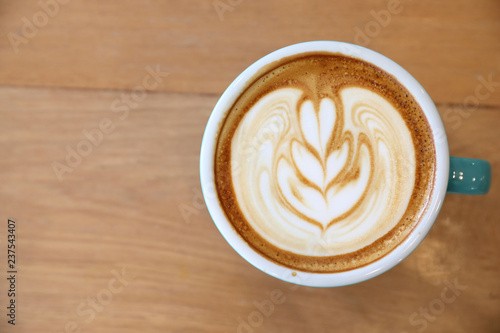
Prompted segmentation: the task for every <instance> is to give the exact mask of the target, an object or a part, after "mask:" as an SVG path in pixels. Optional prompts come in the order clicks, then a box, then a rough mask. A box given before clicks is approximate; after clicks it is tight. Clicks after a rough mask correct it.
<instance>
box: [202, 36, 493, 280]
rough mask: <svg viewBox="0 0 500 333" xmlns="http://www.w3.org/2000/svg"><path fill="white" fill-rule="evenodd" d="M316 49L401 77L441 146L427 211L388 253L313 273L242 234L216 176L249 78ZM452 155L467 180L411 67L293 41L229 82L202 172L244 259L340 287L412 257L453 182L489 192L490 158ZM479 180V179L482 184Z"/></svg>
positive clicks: (224, 228) (361, 51)
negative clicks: (222, 134)
mask: <svg viewBox="0 0 500 333" xmlns="http://www.w3.org/2000/svg"><path fill="white" fill-rule="evenodd" d="M312 52H321V53H324V52H327V53H332V54H340V55H343V56H345V57H350V58H355V59H360V60H362V61H365V62H368V63H370V64H373V65H374V66H376V67H378V68H380V69H382V70H383V71H385V72H386V73H388V74H390V75H391V76H392V77H394V78H396V79H397V82H398V83H399V84H400V85H401V86H403V87H404V88H406V90H408V91H409V92H410V94H411V95H412V96H413V97H414V99H415V100H416V102H417V103H418V105H419V106H420V108H421V110H423V112H424V114H425V117H426V118H427V121H428V124H429V126H430V129H431V131H432V138H433V141H434V147H435V172H434V180H433V188H432V191H430V193H429V196H430V197H429V198H428V201H427V207H426V211H425V212H424V214H423V217H421V218H420V220H419V221H418V223H416V224H415V226H414V227H413V229H412V230H411V231H410V232H409V234H408V236H406V238H405V239H404V240H402V241H401V242H400V243H399V244H398V245H396V247H394V248H393V249H392V250H390V252H388V253H387V254H385V255H384V256H383V257H381V258H379V259H377V260H375V261H372V262H370V263H368V264H366V265H364V266H361V267H358V268H354V269H350V270H345V271H340V272H334V273H312V272H305V271H303V270H299V269H296V268H290V267H286V266H284V265H282V264H278V263H277V262H275V261H273V260H271V259H269V258H268V257H266V256H264V255H262V254H261V253H260V252H259V251H256V250H255V249H254V247H252V246H251V245H250V244H249V243H248V242H247V241H246V240H244V239H243V238H242V236H241V235H240V234H239V233H238V232H237V231H236V229H235V228H234V227H233V225H232V223H231V221H229V219H228V217H227V214H226V213H225V211H224V208H223V207H222V206H221V205H222V202H221V201H220V200H219V195H218V194H217V189H216V188H217V185H216V184H217V183H216V179H215V151H216V146H217V140H218V134H219V131H220V127H221V124H222V123H223V121H224V119H225V118H226V116H227V112H228V110H230V109H231V108H232V106H233V105H234V103H235V101H236V100H237V99H238V98H239V96H240V95H241V94H242V92H243V91H244V90H245V89H246V88H247V87H248V84H249V82H253V80H255V77H256V76H258V75H260V73H262V69H263V68H268V66H269V65H270V64H273V63H275V62H277V61H279V60H281V59H283V58H286V57H290V56H294V57H295V56H297V55H300V54H303V53H304V54H306V53H307V54H310V53H312ZM451 161H452V163H454V164H455V165H456V166H459V165H460V168H461V170H468V171H467V172H466V176H465V178H466V179H465V180H466V181H467V185H466V184H465V183H464V182H463V180H464V172H463V171H456V172H457V173H456V174H457V175H459V174H460V172H461V174H462V179H458V177H456V179H455V178H453V177H452V173H450V172H449V168H450V156H449V152H448V143H447V139H446V134H445V131H444V126H443V123H442V121H441V118H440V116H439V113H438V111H437V109H436V107H435V105H434V103H433V101H432V100H431V98H430V97H429V95H428V94H427V93H426V92H425V90H424V89H423V87H422V86H421V85H420V84H419V83H418V82H417V81H416V80H415V79H414V78H413V77H412V76H411V75H410V74H409V73H408V72H407V71H406V70H404V69H403V68H402V67H401V66H399V65H398V64H396V63H395V62H393V61H392V60H390V59H388V58H386V57H385V56H382V55H380V54H379V53H376V52H374V51H371V50H369V49H366V48H363V47H360V46H357V45H352V44H347V43H341V42H332V41H318V42H307V43H301V44H296V45H292V46H288V47H285V48H283V49H280V50H278V51H275V52H273V53H271V54H269V55H267V56H265V57H264V58H262V59H260V60H258V61H257V62H256V63H254V64H253V65H251V66H250V67H249V68H247V69H246V70H245V71H244V72H243V73H242V74H240V75H239V76H238V77H237V78H236V80H235V81H234V82H233V83H232V84H231V85H230V86H229V87H228V88H227V90H226V91H225V92H224V94H223V95H222V96H221V98H220V99H219V101H218V103H217V104H216V106H215V108H214V110H213V112H212V114H211V116H210V119H209V121H208V124H207V127H206V130H205V134H204V137H203V142H202V147H201V155H200V177H201V185H202V189H203V195H204V198H205V201H206V204H207V207H208V209H209V212H210V214H211V216H212V219H213V221H214V223H215V224H216V226H217V228H218V229H219V231H220V232H221V234H222V235H223V236H224V238H225V239H226V241H227V242H228V243H229V244H230V245H231V246H232V247H233V248H234V249H235V250H236V251H237V252H238V253H239V254H240V255H241V256H242V257H243V258H244V259H246V260H247V261H248V262H250V263H251V264H252V265H254V266H255V267H257V268H259V269H260V270H262V271H264V272H266V273H268V274H270V275H272V276H274V277H276V278H279V279H282V280H284V281H288V282H291V283H296V284H300V285H306V286H316V287H334V286H343V285H349V284H353V283H358V282H361V281H365V280H367V279H370V278H373V277H375V276H377V275H379V274H381V273H383V272H385V271H387V270H389V269H390V268H392V267H394V266H395V265H397V264H398V263H399V262H401V261H402V260H403V259H404V258H406V257H407V256H408V255H409V254H410V253H411V252H412V251H413V250H414V249H415V248H416V247H417V246H418V245H419V244H420V242H421V241H422V240H423V238H424V237H425V236H426V235H427V233H428V232H429V230H430V228H431V227H432V225H433V223H434V221H435V220H436V218H437V215H438V213H439V210H440V209H441V206H442V203H443V200H444V197H445V194H446V192H447V188H448V187H449V184H451V186H452V189H451V192H454V193H468V194H482V193H485V192H487V190H488V188H489V182H490V177H491V168H490V167H489V164H488V163H487V162H486V161H482V160H469V159H456V160H454V158H452V160H451ZM471 163H472V165H471ZM474 163H475V164H474ZM488 168H489V169H488ZM457 170H458V169H457ZM488 170H489V174H488ZM471 175H473V176H474V177H472V176H471ZM481 177H482V178H481ZM472 178H474V179H476V178H477V179H478V181H477V183H474V182H471V179H472ZM471 183H472V185H471ZM477 184H479V185H478V186H476V185H477ZM448 189H449V188H448ZM471 192H472V193H471Z"/></svg>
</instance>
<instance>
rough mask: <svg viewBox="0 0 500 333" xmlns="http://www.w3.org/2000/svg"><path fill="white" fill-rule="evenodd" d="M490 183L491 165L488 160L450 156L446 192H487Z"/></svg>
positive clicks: (473, 193)
mask: <svg viewBox="0 0 500 333" xmlns="http://www.w3.org/2000/svg"><path fill="white" fill-rule="evenodd" d="M490 185H491V165H490V163H489V162H488V161H485V160H480V159H475V158H464V157H453V156H451V157H450V175H449V177H448V189H447V190H446V191H447V192H448V193H457V194H470V195H480V194H486V193H488V191H489V189H490Z"/></svg>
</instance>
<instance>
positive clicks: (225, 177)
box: [214, 53, 435, 273]
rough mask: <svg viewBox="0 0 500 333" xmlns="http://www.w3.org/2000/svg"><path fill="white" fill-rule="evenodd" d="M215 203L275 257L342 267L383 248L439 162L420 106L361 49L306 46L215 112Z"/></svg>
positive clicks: (410, 216) (419, 211) (416, 210)
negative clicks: (357, 53)
mask: <svg viewBox="0 0 500 333" xmlns="http://www.w3.org/2000/svg"><path fill="white" fill-rule="evenodd" d="M214 167H215V180H216V188H217V193H218V196H219V201H220V203H221V207H222V208H223V210H224V212H225V214H226V216H227V217H228V219H229V220H230V222H231V223H232V225H233V227H234V228H235V230H236V231H237V232H238V233H239V234H240V235H241V237H242V238H243V239H244V240H245V241H246V242H247V243H248V244H249V245H250V246H251V247H253V248H254V249H255V250H256V251H258V252H259V253H261V254H262V255H263V256H265V257H267V258H269V259H271V260H272V261H274V262H276V263H278V264H281V265H284V266H287V267H290V268H293V269H297V270H301V271H306V272H325V273H326V272H338V271H344V270H350V269H354V268H357V267H361V266H363V265H366V264H369V263H371V262H373V261H375V260H377V259H378V258H380V257H382V256H384V255H386V254H387V253H389V252H390V251H391V250H392V249H394V248H395V247H396V246H397V245H398V244H400V243H401V241H402V240H404V238H406V237H407V236H408V234H409V233H410V232H411V230H412V229H413V228H414V227H415V225H416V224H417V223H418V221H419V220H420V218H421V216H422V215H423V214H424V212H425V209H426V207H427V203H428V198H429V197H430V194H431V191H432V183H433V180H434V173H435V147H434V144H433V140H432V133H431V130H430V127H429V124H428V122H427V120H426V118H425V115H424V113H423V111H422V110H421V108H420V106H419V105H418V104H417V102H416V101H415V100H414V98H413V97H412V96H411V95H410V93H409V92H408V91H407V90H406V89H405V88H404V87H403V86H401V84H399V83H398V81H397V80H396V79H395V78H393V77H392V76H391V75H389V74H387V73H385V72H384V71H382V70H381V69H379V68H377V67H375V66H373V65H371V64H369V63H366V62H364V61H361V60H358V59H355V58H350V57H346V56H343V55H338V54H329V53H310V54H303V55H299V56H294V57H290V58H285V59H282V60H280V61H277V62H275V63H273V64H271V65H269V66H268V67H266V68H265V70H264V71H262V72H261V73H260V74H259V75H258V76H257V77H255V78H254V79H253V80H251V81H250V82H249V84H248V85H247V88H246V89H245V90H244V91H243V92H242V93H241V95H240V96H239V98H238V99H237V100H236V102H235V103H234V104H233V106H232V107H231V108H230V110H228V112H227V114H226V118H225V120H224V121H223V123H222V124H221V128H220V130H219V135H218V139H217V146H216V151H215V165H214Z"/></svg>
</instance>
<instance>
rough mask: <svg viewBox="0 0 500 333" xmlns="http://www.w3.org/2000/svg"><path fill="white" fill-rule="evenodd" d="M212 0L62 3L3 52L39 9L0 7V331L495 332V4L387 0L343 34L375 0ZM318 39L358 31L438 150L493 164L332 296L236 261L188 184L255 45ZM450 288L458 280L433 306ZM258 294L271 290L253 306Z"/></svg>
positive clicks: (28, 4) (498, 160)
mask: <svg viewBox="0 0 500 333" xmlns="http://www.w3.org/2000/svg"><path fill="white" fill-rule="evenodd" d="M48 1H49V0H42V2H43V3H47V2H48ZM221 1H222V2H224V3H226V4H229V3H233V4H234V5H231V8H232V10H230V11H226V12H225V13H224V14H223V16H222V18H223V20H221V19H220V17H219V16H218V14H217V11H216V10H215V9H214V5H213V3H214V1H212V0H209V1H160V0H149V1H138V0H137V1H132V0H124V1H117V0H114V1H111V0H110V1H96V0H89V1H82V0H71V1H68V0H66V4H64V5H62V4H61V5H60V6H59V10H58V12H57V14H55V15H54V17H51V18H50V19H48V22H47V24H46V25H44V26H43V27H40V28H38V33H37V34H36V35H35V36H33V37H32V38H26V41H27V43H23V44H20V45H18V52H15V47H13V46H12V44H11V43H10V41H9V34H10V33H13V34H17V36H18V37H22V36H23V24H24V23H23V17H26V18H27V19H28V20H29V21H32V20H33V15H34V14H35V15H36V13H37V12H38V11H39V10H40V5H39V4H38V1H7V0H0V37H1V38H0V147H1V149H0V183H1V186H0V253H3V254H2V256H1V257H0V260H1V262H2V263H1V264H0V267H1V271H0V281H1V282H0V295H1V296H0V309H2V310H0V318H1V319H0V332H2V333H3V332H7V333H10V332H44V333H45V332H57V333H60V332H73V331H74V332H106V333H108V332H177V333H181V332H182V333H202V332H423V331H425V332H498V331H500V317H499V313H500V284H499V277H500V259H499V256H498V253H499V250H500V245H499V239H500V224H499V223H498V221H499V220H500V212H499V209H498V202H499V199H500V190H499V187H500V173H499V171H498V170H499V167H500V153H499V151H498V147H497V142H498V139H499V138H500V135H499V134H498V133H499V132H498V131H499V128H500V93H499V91H500V87H499V85H500V43H499V41H500V40H499V38H500V2H498V1H495V0H491V1H486V0H480V1H474V2H472V1H465V0H453V1H452V0H447V1H440V2H435V1H402V8H403V10H402V12H401V13H399V14H394V15H392V16H391V18H390V20H389V21H388V23H387V24H384V25H385V26H380V25H379V30H378V31H377V30H373V31H372V32H371V35H372V37H370V38H369V40H366V39H365V40H360V39H359V38H357V37H356V36H357V32H356V31H358V30H356V29H357V28H359V29H360V30H361V31H366V30H365V27H370V25H371V26H375V25H374V23H373V22H376V21H375V19H374V16H373V15H372V13H371V11H375V12H380V11H381V10H386V9H387V6H388V5H387V4H388V1H362V0H356V1H343V2H341V1H336V2H332V1H319V0H317V1H305V0H293V1H286V2H285V1H245V0H243V1H236V0H232V1H229V0H226V1H224V0H221ZM370 22H372V23H370ZM375 27H376V26H375ZM10 36H11V37H10V38H12V35H10ZM23 38H24V37H23ZM319 39H329V40H342V41H346V42H356V41H358V42H362V43H363V44H365V45H367V46H368V47H370V48H372V49H374V50H376V51H378V52H381V53H383V54H385V55H387V56H389V57H391V58H392V59H394V60H395V61H397V62H398V63H400V64H401V65H402V66H403V67H405V68H407V69H408V70H409V71H410V72H411V73H412V74H413V75H414V76H415V77H416V78H417V79H418V80H419V81H421V83H422V84H423V85H424V87H425V88H426V89H427V90H428V92H429V93H430V95H431V96H432V97H433V98H434V100H435V102H436V104H437V105H438V109H439V110H440V112H441V114H442V116H443V118H444V122H445V126H446V128H447V131H448V138H449V142H450V151H451V154H452V155H455V156H466V157H475V158H484V159H487V160H489V161H490V162H491V164H492V167H493V184H492V189H491V191H490V193H489V194H488V195H487V196H484V197H470V196H459V195H448V196H447V198H446V201H445V203H444V207H443V209H442V211H441V213H440V215H439V218H438V220H437V221H436V224H435V226H434V227H433V229H432V230H431V232H430V234H429V235H428V237H427V238H426V239H425V240H424V242H423V243H422V244H421V245H420V246H419V247H418V248H417V250H416V251H415V252H414V253H413V254H411V255H410V256H409V257H408V258H407V259H406V260H405V261H403V262H402V263H401V264H400V265H398V266H397V267H396V268H394V269H392V270H391V271H389V272H387V273H385V274H383V275H381V276H379V277H377V278H375V279H372V280H370V281H367V282H364V283H361V284H358V285H353V286H349V287H343V288H332V289H315V288H307V287H293V286H292V285H290V284H287V283H285V282H281V281H279V280H276V279H274V278H272V277H270V276H267V275H266V274H264V273H261V272H260V271H258V270H257V269H255V268H253V267H252V266H251V265H250V264H248V263H247V262H245V261H244V260H243V259H242V258H241V257H239V255H237V254H236V253H235V252H234V251H233V250H232V249H231V248H230V247H229V245H228V244H227V243H226V242H225V240H224V239H223V238H222V236H221V235H220V234H219V232H218V231H217V229H216V228H215V226H214V224H213V223H212V221H211V219H210V216H209V214H208V212H207V210H206V208H205V206H204V204H203V201H202V199H201V192H200V184H199V176H198V174H199V172H198V162H199V157H198V154H199V149H200V143H201V138H202V135H203V131H204V127H205V124H206V121H207V120H208V117H209V115H210V112H211V110H212V108H213V106H214V105H215V103H216V101H217V99H218V97H219V96H220V94H221V93H222V92H223V90H224V89H225V87H226V86H227V85H228V84H229V83H230V82H231V81H232V79H233V78H235V77H236V76H237V75H238V74H239V72H241V71H242V70H243V69H244V68H245V67H247V66H248V65H250V64H251V63H252V62H254V61H255V60H257V59H258V58H260V57H262V56H264V55H265V54H266V53H269V52H271V51H273V50H275V49H277V48H280V47H282V46H285V45H289V44H293V43H296V42H301V41H306V40H319ZM157 65H159V66H160V67H159V68H160V69H161V71H164V72H168V73H169V75H168V76H167V75H165V76H164V77H163V78H162V80H161V82H160V84H159V85H158V86H157V87H155V89H153V91H151V92H149V93H148V94H147V96H146V97H145V99H144V100H143V101H142V102H140V103H138V104H137V105H136V106H134V107H133V108H131V110H130V113H129V114H128V115H127V116H126V117H122V118H123V119H121V118H120V116H123V115H121V114H120V113H115V112H113V107H112V105H113V103H114V101H115V100H116V99H120V98H122V95H125V96H127V95H129V94H130V93H131V89H133V88H134V87H136V86H138V85H141V84H142V82H143V78H144V77H145V76H146V75H147V74H148V72H147V69H146V68H147V67H148V66H149V67H150V68H155V66H157ZM488 76H489V77H490V78H491V80H492V81H494V82H499V83H498V84H496V85H494V86H493V87H492V90H493V91H492V92H491V94H490V95H489V96H487V97H484V96H483V97H481V98H480V105H479V106H478V107H477V108H473V107H470V106H467V105H466V106H464V105H463V103H464V101H465V102H467V101H468V100H470V98H469V99H467V98H468V97H470V96H476V89H477V87H478V86H479V85H480V78H481V77H483V78H488ZM481 91H482V92H485V91H486V90H484V89H483V90H481ZM103 119H109V120H110V121H111V122H112V124H113V126H114V128H113V130H111V131H109V133H106V134H104V135H103V137H102V142H101V143H100V144H99V145H97V146H94V147H93V148H92V152H90V153H89V154H88V156H86V157H84V158H83V160H82V161H81V162H80V163H79V164H78V163H77V164H78V165H77V166H76V167H74V168H72V172H70V173H69V172H68V173H65V174H64V175H63V176H62V181H60V180H59V179H58V177H57V176H56V174H55V173H54V171H53V168H52V163H53V162H54V161H58V162H61V163H62V162H64V160H65V157H66V154H67V151H66V148H67V146H70V147H73V148H76V147H77V145H78V144H79V143H80V142H81V141H82V140H84V139H85V136H84V134H83V133H82V131H85V130H86V131H91V130H92V129H95V128H97V127H98V126H99V124H100V123H101V122H102V121H103ZM8 218H13V219H14V220H15V221H16V223H17V232H18V235H17V237H18V238H17V245H18V249H17V250H18V252H17V259H18V262H17V268H18V271H19V272H18V280H17V289H18V290H17V291H18V294H17V296H18V297H17V319H16V324H17V325H16V326H15V327H13V326H11V325H7V323H6V316H5V314H6V311H7V310H6V306H7V303H6V302H7V295H6V294H7V287H8V286H7V283H6V273H5V271H6V261H7V258H6V257H7V254H6V252H7V250H6V245H7V243H6V239H7V219H8ZM123 270H125V271H123ZM122 273H124V274H123V275H124V277H123V279H124V280H120V281H122V282H120V281H118V280H116V278H115V276H116V275H120V274H122ZM454 281H458V283H459V284H460V285H465V286H466V288H465V290H462V291H458V292H457V294H459V295H458V296H455V297H454V299H453V300H452V301H450V302H449V303H446V304H445V303H440V301H438V300H439V299H441V298H442V297H443V296H442V295H443V292H444V295H445V297H446V296H447V297H452V296H453V294H451V293H449V290H447V289H445V288H447V284H448V283H452V284H453V283H454ZM276 289H277V290H280V291H281V292H282V293H283V295H284V297H285V300H284V302H283V303H282V304H277V305H275V306H274V309H273V311H270V310H269V309H267V310H269V311H268V313H266V314H267V315H268V316H264V315H258V314H257V313H258V312H256V311H258V310H257V307H258V304H261V305H262V304H266V302H268V301H269V300H270V295H271V292H272V291H273V290H276ZM107 296H111V297H112V299H108V298H106V297H107ZM96 298H97V300H96V301H95V302H96V303H95V304H94V305H91V302H92V300H93V299H96ZM256 304H257V305H256ZM439 304H445V307H444V309H441V308H439ZM433 306H434V307H436V308H435V309H434V310H426V309H429V307H430V308H432V307H433ZM439 310H441V311H439ZM419 311H430V312H429V313H430V315H427V316H428V317H427V319H424V318H425V317H423V316H422V315H420V314H418V313H419ZM433 311H434V312H433ZM436 312H437V313H438V314H437V315H432V313H434V314H435V313H436ZM441 312H442V313H441ZM415 313H417V315H415ZM259 319H262V320H259ZM249 321H250V323H252V324H254V326H255V327H252V326H246V328H244V326H245V325H247V324H248V325H250V323H249ZM244 322H245V323H246V324H243V323H244ZM424 322H425V323H426V324H425V325H424ZM249 328H250V329H249Z"/></svg>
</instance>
